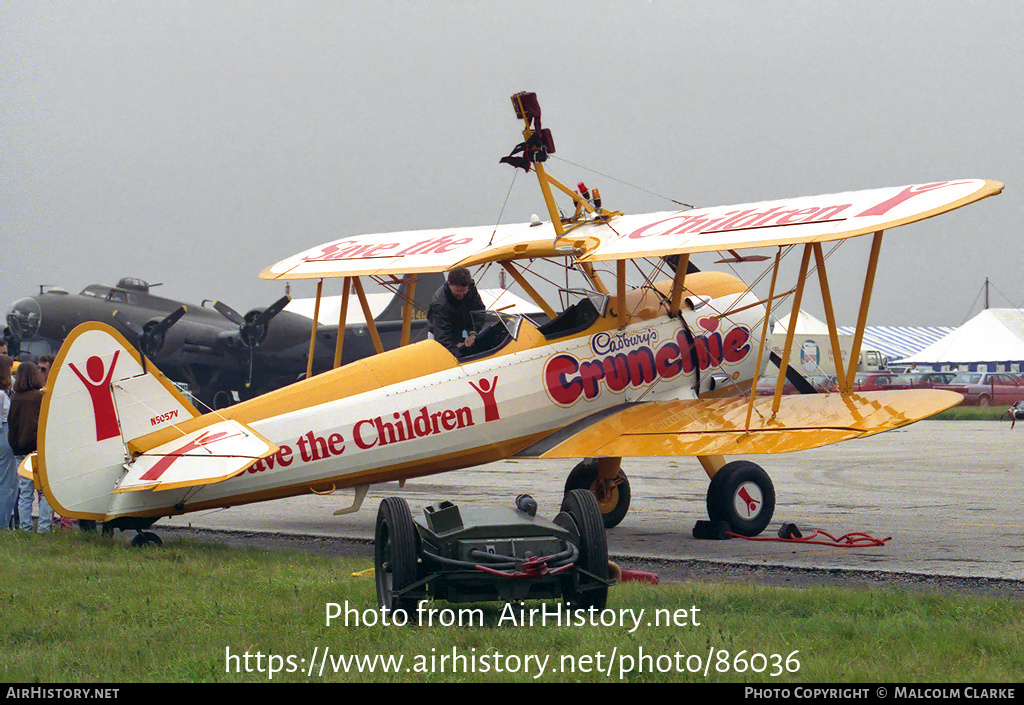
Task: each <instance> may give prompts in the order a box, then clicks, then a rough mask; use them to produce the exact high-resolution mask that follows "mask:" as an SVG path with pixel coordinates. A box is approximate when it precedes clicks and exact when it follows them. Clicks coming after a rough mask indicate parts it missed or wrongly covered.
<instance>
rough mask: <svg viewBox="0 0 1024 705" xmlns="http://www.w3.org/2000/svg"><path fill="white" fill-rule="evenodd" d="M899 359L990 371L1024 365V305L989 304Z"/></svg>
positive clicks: (1013, 370)
mask: <svg viewBox="0 0 1024 705" xmlns="http://www.w3.org/2000/svg"><path fill="white" fill-rule="evenodd" d="M901 362H907V363H917V364H927V365H932V366H941V367H951V366H956V367H959V368H960V369H964V368H967V369H970V370H977V369H979V368H981V369H987V370H988V371H990V372H995V371H998V370H1009V371H1011V372H1017V371H1020V370H1021V369H1024V309H1019V308H990V309H986V310H984V311H982V312H981V313H979V314H978V315H977V316H975V317H974V318H972V319H971V320H969V321H967V323H964V324H963V325H962V326H960V327H959V328H957V329H956V330H954V331H953V332H952V333H950V334H949V335H947V336H945V337H944V338H942V339H941V340H939V341H937V342H935V343H933V344H932V345H929V346H928V347H926V348H924V349H923V350H921V351H919V352H917V353H915V354H913V355H911V356H909V357H907V358H904V359H903V360H902V361H901Z"/></svg>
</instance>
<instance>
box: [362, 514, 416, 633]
mask: <svg viewBox="0 0 1024 705" xmlns="http://www.w3.org/2000/svg"><path fill="white" fill-rule="evenodd" d="M417 538H418V534H417V533H416V527H415V526H414V525H413V522H412V512H410V511H409V504H408V503H407V502H406V501H405V500H404V499H402V498H401V497H385V498H384V500H383V501H382V502H381V503H380V508H379V509H378V510H377V525H376V529H375V531H374V541H373V568H374V571H373V572H374V579H375V581H376V583H377V604H378V605H380V606H381V607H382V608H383V609H385V610H387V611H388V612H391V613H392V614H393V616H394V617H395V619H396V621H402V620H404V621H406V622H411V621H413V619H414V618H415V616H416V607H417V605H418V604H419V598H416V597H395V596H394V591H396V590H402V589H404V588H407V587H409V586H410V585H412V584H413V583H415V582H416V580H417V579H418V573H419V568H418V566H419V561H418V560H417V559H418V557H419V550H418V540H417Z"/></svg>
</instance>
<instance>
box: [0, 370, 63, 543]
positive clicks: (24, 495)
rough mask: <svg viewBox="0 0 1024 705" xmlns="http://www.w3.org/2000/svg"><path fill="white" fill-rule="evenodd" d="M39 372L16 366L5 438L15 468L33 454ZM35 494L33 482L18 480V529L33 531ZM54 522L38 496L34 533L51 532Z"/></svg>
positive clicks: (40, 400)
mask: <svg viewBox="0 0 1024 705" xmlns="http://www.w3.org/2000/svg"><path fill="white" fill-rule="evenodd" d="M45 381H46V380H45V378H44V377H43V373H42V371H41V370H40V369H39V367H37V366H36V365H35V363H32V362H23V363H21V364H20V365H18V374H17V377H16V379H15V381H14V396H13V397H12V399H11V411H10V414H9V416H8V424H7V437H8V440H9V441H10V445H11V449H12V450H13V451H14V455H15V461H16V463H17V465H20V464H21V462H22V461H23V460H24V459H25V456H26V455H28V454H29V453H34V452H35V451H36V434H37V433H38V431H39V413H40V411H42V408H43V384H44V383H45ZM35 492H36V488H35V482H34V481H33V480H32V479H31V478H29V479H26V478H24V477H19V478H18V514H19V518H20V523H21V528H22V529H24V530H25V531H28V532H30V533H31V531H32V499H33V494H34V493H35ZM52 522H53V510H52V509H51V508H50V504H49V502H47V501H46V496H45V495H44V494H43V493H42V492H39V521H38V522H37V524H38V525H37V527H36V531H38V532H39V533H40V534H44V533H46V532H47V531H49V530H50V524H51V523H52Z"/></svg>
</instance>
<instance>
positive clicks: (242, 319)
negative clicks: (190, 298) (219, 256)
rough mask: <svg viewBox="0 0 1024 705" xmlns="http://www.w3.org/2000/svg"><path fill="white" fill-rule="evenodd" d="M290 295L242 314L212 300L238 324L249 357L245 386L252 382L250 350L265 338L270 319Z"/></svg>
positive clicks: (280, 309) (285, 303) (277, 312)
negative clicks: (260, 309) (264, 306)
mask: <svg viewBox="0 0 1024 705" xmlns="http://www.w3.org/2000/svg"><path fill="white" fill-rule="evenodd" d="M291 300H292V297H291V296H283V297H281V298H280V299H278V300H277V301H275V302H274V303H272V304H271V305H270V306H268V307H267V308H265V309H263V310H262V311H257V310H253V311H250V312H249V313H247V314H245V316H242V315H241V314H240V313H238V311H236V310H235V309H233V308H231V307H230V306H228V305H227V304H226V303H224V302H223V301H214V302H213V307H214V308H215V309H217V311H219V312H220V314H221V315H222V316H224V317H225V318H227V319H228V320H229V321H231V322H232V323H234V324H235V325H237V326H238V338H239V340H240V341H241V342H242V345H243V346H244V347H245V349H246V356H247V357H248V359H249V381H248V382H246V384H245V386H247V387H248V386H250V385H251V384H252V351H253V349H254V348H256V347H259V345H260V344H261V343H262V342H263V341H264V340H266V339H267V331H268V330H269V326H270V321H271V320H272V319H273V318H274V316H276V315H277V314H279V313H281V311H283V310H284V307H285V306H287V305H288V302H289V301H291Z"/></svg>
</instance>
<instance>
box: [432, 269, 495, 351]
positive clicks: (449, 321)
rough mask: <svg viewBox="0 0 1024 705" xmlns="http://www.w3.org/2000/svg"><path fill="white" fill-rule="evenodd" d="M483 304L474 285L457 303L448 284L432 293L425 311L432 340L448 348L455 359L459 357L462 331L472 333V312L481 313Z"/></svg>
mask: <svg viewBox="0 0 1024 705" xmlns="http://www.w3.org/2000/svg"><path fill="white" fill-rule="evenodd" d="M483 310H484V302H483V300H482V299H481V298H480V294H479V292H477V290H476V285H475V284H470V285H469V291H467V292H466V295H465V296H464V297H462V300H461V301H459V300H458V299H456V298H455V297H454V296H452V292H451V291H450V290H449V289H448V284H447V283H445V284H442V285H441V288H440V289H438V290H437V291H436V292H435V293H434V298H432V299H431V300H430V308H429V309H427V323H428V324H429V325H430V332H431V334H433V336H434V340H436V341H437V342H439V343H441V345H443V346H445V347H446V348H448V350H449V352H451V354H452V355H454V356H455V357H458V356H459V348H458V347H457V346H458V344H459V343H461V342H462V331H466V332H467V333H472V332H473V331H474V330H475V328H474V326H473V311H483Z"/></svg>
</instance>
